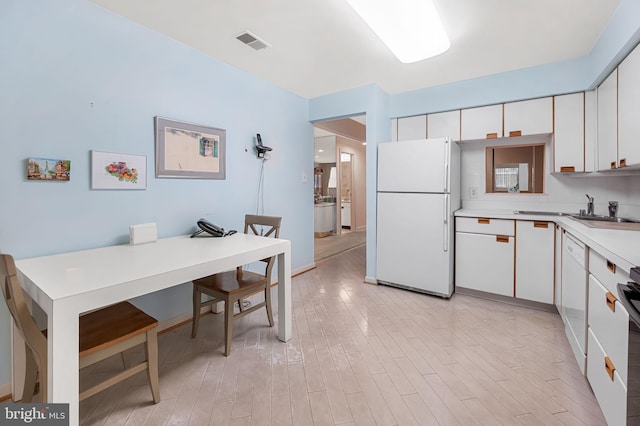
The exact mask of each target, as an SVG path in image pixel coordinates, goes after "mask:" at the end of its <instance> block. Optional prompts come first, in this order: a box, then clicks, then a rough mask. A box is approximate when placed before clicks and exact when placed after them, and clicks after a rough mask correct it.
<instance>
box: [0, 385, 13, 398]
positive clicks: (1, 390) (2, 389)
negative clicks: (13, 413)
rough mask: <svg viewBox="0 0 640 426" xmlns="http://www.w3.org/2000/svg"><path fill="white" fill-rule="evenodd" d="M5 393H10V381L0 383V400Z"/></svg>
mask: <svg viewBox="0 0 640 426" xmlns="http://www.w3.org/2000/svg"><path fill="white" fill-rule="evenodd" d="M7 395H11V382H7V383H2V384H0V400H1V399H2V397H4V396H7Z"/></svg>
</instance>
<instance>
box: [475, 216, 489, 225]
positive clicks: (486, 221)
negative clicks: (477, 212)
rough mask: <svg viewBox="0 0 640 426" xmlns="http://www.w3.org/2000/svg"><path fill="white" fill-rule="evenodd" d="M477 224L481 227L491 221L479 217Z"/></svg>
mask: <svg viewBox="0 0 640 426" xmlns="http://www.w3.org/2000/svg"><path fill="white" fill-rule="evenodd" d="M478 223H479V224H481V225H489V224H490V223H491V220H490V219H488V218H486V217H480V218H478Z"/></svg>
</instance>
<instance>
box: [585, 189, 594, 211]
mask: <svg viewBox="0 0 640 426" xmlns="http://www.w3.org/2000/svg"><path fill="white" fill-rule="evenodd" d="M584 195H586V196H587V200H589V202H588V203H587V215H589V216H593V215H594V214H595V213H594V208H593V197H589V194H584Z"/></svg>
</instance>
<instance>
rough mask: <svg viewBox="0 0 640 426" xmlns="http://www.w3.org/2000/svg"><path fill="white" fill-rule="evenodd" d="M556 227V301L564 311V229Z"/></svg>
mask: <svg viewBox="0 0 640 426" xmlns="http://www.w3.org/2000/svg"><path fill="white" fill-rule="evenodd" d="M555 228H556V252H555V258H556V264H555V277H554V279H555V286H554V288H555V292H554V302H555V305H556V308H557V309H558V312H562V229H561V228H560V226H558V225H555Z"/></svg>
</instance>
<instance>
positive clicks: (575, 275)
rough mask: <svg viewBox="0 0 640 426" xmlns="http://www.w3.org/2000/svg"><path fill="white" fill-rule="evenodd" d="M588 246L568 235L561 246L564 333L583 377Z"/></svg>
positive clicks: (585, 361) (585, 343)
mask: <svg viewBox="0 0 640 426" xmlns="http://www.w3.org/2000/svg"><path fill="white" fill-rule="evenodd" d="M586 258H587V252H586V248H585V245H584V244H583V243H582V242H581V241H580V240H578V239H577V238H576V237H574V236H573V235H571V234H570V233H568V232H566V231H565V233H564V236H563V242H562V309H561V311H562V312H561V315H562V320H563V321H564V325H565V333H566V334H567V338H568V339H569V344H570V346H571V349H572V350H573V354H574V355H575V357H576V360H577V361H578V366H579V367H580V371H582V374H586V365H587V283H588V274H589V271H588V268H587V265H586Z"/></svg>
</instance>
